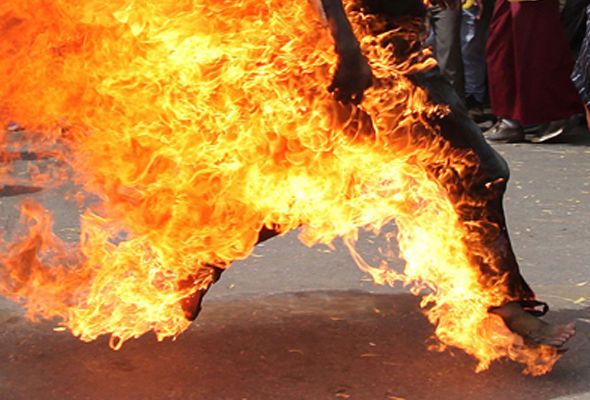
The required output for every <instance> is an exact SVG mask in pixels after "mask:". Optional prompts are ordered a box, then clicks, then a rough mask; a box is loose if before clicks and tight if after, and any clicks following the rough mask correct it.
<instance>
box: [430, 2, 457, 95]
mask: <svg viewBox="0 0 590 400" xmlns="http://www.w3.org/2000/svg"><path fill="white" fill-rule="evenodd" d="M462 12H463V10H462V9H461V8H460V7H459V8H456V9H451V8H447V9H442V8H441V7H439V6H434V7H432V8H431V9H430V15H431V19H430V21H431V24H432V29H433V34H434V51H435V53H434V54H435V57H436V60H437V61H438V65H439V68H440V72H441V74H442V76H444V77H445V78H446V79H447V80H448V81H449V83H450V84H451V86H453V88H454V89H455V91H456V92H457V94H458V95H459V97H460V98H461V99H464V97H465V96H464V93H465V75H464V69H463V57H462V55H461V19H462Z"/></svg>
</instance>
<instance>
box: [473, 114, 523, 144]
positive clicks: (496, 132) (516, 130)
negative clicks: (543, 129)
mask: <svg viewBox="0 0 590 400" xmlns="http://www.w3.org/2000/svg"><path fill="white" fill-rule="evenodd" d="M483 135H484V137H485V138H486V139H487V140H489V141H490V142H496V143H520V142H523V141H524V130H523V129H522V126H520V125H519V126H515V127H513V126H510V125H508V124H507V123H506V122H505V121H504V120H503V119H501V120H499V121H498V122H496V123H495V124H494V126H492V127H491V128H490V129H488V130H487V131H485V132H484V133H483Z"/></svg>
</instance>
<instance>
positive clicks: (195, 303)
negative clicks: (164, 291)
mask: <svg viewBox="0 0 590 400" xmlns="http://www.w3.org/2000/svg"><path fill="white" fill-rule="evenodd" d="M278 234H279V233H278V232H276V231H274V230H272V229H268V228H266V227H263V228H262V230H261V231H260V233H259V234H258V241H257V242H256V244H258V243H262V242H264V241H265V240H268V239H270V238H273V237H275V236H277V235H278ZM224 270H225V268H220V267H216V266H214V265H205V266H202V267H200V268H199V272H198V273H197V274H196V275H191V276H189V277H188V278H187V279H186V280H184V281H182V282H180V283H179V285H180V286H181V288H188V287H193V286H195V285H196V284H198V285H203V286H204V287H203V288H202V289H198V290H196V291H195V292H194V293H193V294H191V295H190V296H188V297H185V298H184V299H183V300H182V302H181V306H182V310H183V311H184V315H185V317H186V319H188V320H189V321H194V320H195V319H197V317H198V316H199V313H200V312H201V305H202V303H203V297H204V296H205V295H206V294H207V292H208V291H209V288H210V287H211V285H213V284H214V283H215V282H217V281H218V280H219V278H220V277H221V274H222V273H223V271H224Z"/></svg>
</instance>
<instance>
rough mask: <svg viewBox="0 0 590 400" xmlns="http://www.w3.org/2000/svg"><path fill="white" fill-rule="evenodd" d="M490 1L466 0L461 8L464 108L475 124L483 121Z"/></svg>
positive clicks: (486, 97)
mask: <svg viewBox="0 0 590 400" xmlns="http://www.w3.org/2000/svg"><path fill="white" fill-rule="evenodd" d="M493 9H494V0H482V1H469V2H466V3H465V4H464V5H463V17H462V25H461V53H462V55H463V66H464V69H465V105H466V106H467V108H468V109H469V115H470V116H471V117H472V118H473V119H474V120H475V122H481V121H483V119H484V110H483V109H484V106H485V105H486V104H488V82H487V73H486V71H487V69H486V43H487V39H488V31H489V27H490V20H491V18H492V11H493Z"/></svg>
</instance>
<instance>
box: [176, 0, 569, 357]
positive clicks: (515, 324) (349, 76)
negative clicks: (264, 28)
mask: <svg viewBox="0 0 590 400" xmlns="http://www.w3.org/2000/svg"><path fill="white" fill-rule="evenodd" d="M360 3H361V4H360V8H361V10H362V12H363V14H365V13H366V14H369V15H377V16H379V17H381V18H384V19H386V20H387V21H388V23H387V24H386V25H385V26H384V25H382V24H377V25H376V26H377V28H376V29H377V32H374V33H375V34H379V33H383V30H384V29H385V30H389V32H390V33H392V35H390V36H389V37H388V39H385V40H384V41H383V43H382V44H381V45H382V46H388V45H391V44H392V43H395V44H396V46H395V47H392V48H393V51H394V52H395V57H394V59H395V60H396V61H395V62H400V63H402V62H407V61H408V59H409V58H410V56H411V55H412V54H413V53H415V52H416V51H418V52H420V51H421V49H420V47H419V45H420V43H413V42H412V39H413V38H417V37H420V36H421V34H422V33H423V32H416V30H423V25H422V24H416V23H412V21H416V20H424V18H425V16H426V10H425V8H424V6H423V4H422V2H421V1H420V0H400V1H395V2H393V1H388V0H363V1H362V2H360ZM319 8H320V9H321V10H322V11H323V14H324V15H325V18H326V20H327V23H328V26H329V27H330V31H331V33H332V36H333V38H334V42H335V51H336V54H337V56H338V63H337V68H336V71H335V74H334V77H333V81H332V84H331V85H330V88H329V90H330V91H332V92H333V93H334V97H335V98H336V99H337V100H338V101H340V102H343V103H350V102H352V103H356V104H358V103H360V102H361V101H362V99H363V94H364V91H365V90H366V89H367V88H368V87H369V86H371V84H372V72H371V68H370V66H369V64H368V62H367V60H366V58H365V57H364V55H363V54H362V52H361V48H360V45H359V42H358V41H357V39H356V37H355V36H354V33H353V30H352V27H351V25H350V23H349V21H348V19H347V16H346V14H345V12H344V8H343V5H342V1H341V0H321V3H320V7H319ZM414 44H416V45H414ZM408 78H409V79H410V80H411V82H412V83H413V84H414V85H416V87H419V88H422V89H423V90H424V91H425V92H426V94H427V95H428V97H429V100H430V101H431V102H433V103H436V104H442V105H445V106H447V107H449V109H450V113H449V114H448V115H445V116H438V117H436V116H434V117H432V118H431V119H430V121H429V122H428V123H429V124H430V125H431V126H432V127H433V128H434V130H435V131H436V132H438V134H440V135H441V136H442V138H444V139H445V140H446V141H447V142H448V143H449V144H450V145H451V146H452V147H453V148H454V149H469V150H471V151H472V152H473V153H474V154H475V155H476V156H477V159H478V165H477V167H476V168H474V169H472V170H469V171H466V172H464V173H463V174H462V175H461V176H460V177H459V178H458V179H456V180H454V179H452V180H451V181H449V180H448V179H449V177H450V176H452V175H454V174H455V173H456V171H448V170H447V169H445V168H438V167H436V166H429V167H432V171H431V172H432V174H433V176H435V177H436V178H437V179H438V180H439V181H440V183H441V185H443V186H444V187H445V188H446V189H447V191H448V195H449V196H450V197H451V198H454V199H461V201H462V202H463V203H464V204H470V205H473V206H469V207H460V208H459V209H457V212H458V216H459V218H460V220H461V222H462V224H463V225H464V226H465V228H466V229H467V230H469V229H470V227H472V228H471V229H477V228H473V227H474V226H476V225H477V223H479V222H485V223H486V226H490V227H495V228H491V232H488V233H490V234H487V235H482V234H481V233H478V232H476V231H473V232H472V233H473V235H468V236H469V238H467V239H466V240H467V241H470V240H471V241H473V243H466V247H467V248H474V247H476V246H475V245H476V244H477V245H479V246H484V247H485V248H486V250H487V251H489V254H490V255H491V258H492V259H493V260H494V261H495V262H493V263H490V259H488V258H487V257H481V256H478V255H477V254H471V256H472V257H473V259H474V261H475V262H476V263H477V265H478V267H479V269H480V272H481V274H482V275H484V276H485V278H486V281H488V282H502V292H503V298H504V304H500V305H497V307H495V308H493V309H492V310H491V311H490V312H493V313H495V314H497V315H499V316H501V317H502V318H503V319H504V322H505V323H506V326H507V327H508V328H509V329H511V330H512V331H513V332H515V333H517V334H518V335H520V336H522V337H523V338H524V339H526V340H528V341H532V342H534V343H536V344H547V345H551V346H554V347H561V346H562V345H563V344H564V343H565V342H566V341H567V340H569V339H570V338H571V337H572V336H573V335H574V333H575V326H574V325H573V324H567V325H551V324H548V323H546V322H544V321H543V320H541V319H539V318H538V314H539V313H544V312H545V311H546V309H547V305H546V304H544V303H540V302H538V301H536V300H535V295H534V293H533V291H532V290H531V288H530V287H529V285H528V284H527V283H526V281H525V280H524V278H523V277H522V275H521V273H520V270H519V266H518V262H517V260H516V256H515V254H514V252H513V250H512V246H511V243H510V238H509V236H508V230H507V227H506V220H505V216H504V210H503V204H502V203H503V196H504V192H505V190H506V183H507V180H508V177H509V171H508V165H507V164H506V161H505V160H504V159H503V158H502V157H501V156H500V155H499V154H498V153H497V152H496V151H495V150H494V149H493V148H492V147H491V146H490V145H489V144H487V143H486V141H485V140H484V138H483V136H482V135H481V131H480V129H479V128H478V126H477V125H475V123H474V122H473V121H472V120H471V119H470V118H469V117H468V115H467V110H466V109H465V107H464V105H463V103H462V102H461V100H460V99H459V96H458V95H457V94H456V93H455V91H454V90H453V88H452V87H451V86H450V85H449V83H448V82H447V81H446V80H445V79H444V78H443V77H442V76H441V73H440V72H439V70H438V69H437V68H436V67H434V68H430V69H427V70H425V71H419V72H413V73H411V74H409V75H408ZM418 131H419V130H418ZM441 157H444V155H441ZM492 232H493V233H492ZM277 234H278V233H277V232H273V231H272V230H269V229H266V228H264V229H263V230H262V231H260V233H259V237H258V243H260V242H261V241H264V240H266V239H269V238H271V237H273V236H276V235H277ZM470 244H471V245H473V246H470ZM492 264H493V265H492ZM200 271H201V273H203V274H204V275H205V276H195V277H194V281H198V282H202V283H204V284H205V286H206V287H205V288H203V289H200V290H197V291H195V292H194V293H193V294H192V295H191V296H190V297H189V298H186V299H185V300H184V302H183V309H184V311H185V315H186V316H187V318H188V319H191V320H192V319H195V318H196V317H197V315H198V313H199V311H200V309H201V302H202V299H203V296H204V295H205V294H206V292H207V290H208V288H209V286H210V285H211V284H213V283H214V282H216V281H217V280H218V279H219V276H220V274H221V272H222V271H223V266H221V267H220V268H218V267H216V266H207V268H205V269H201V270H200ZM190 284H191V279H189V280H188V281H187V282H183V285H190ZM539 305H543V306H544V310H543V311H536V310H535V307H536V306H539ZM489 306H490V307H491V306H494V305H492V304H490V305H489Z"/></svg>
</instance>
